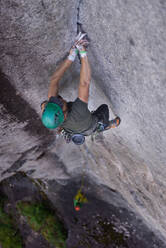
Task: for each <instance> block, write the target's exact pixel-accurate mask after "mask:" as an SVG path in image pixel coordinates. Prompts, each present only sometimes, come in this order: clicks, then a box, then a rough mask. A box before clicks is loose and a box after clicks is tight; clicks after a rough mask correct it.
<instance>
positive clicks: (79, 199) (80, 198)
mask: <svg viewBox="0 0 166 248" xmlns="http://www.w3.org/2000/svg"><path fill="white" fill-rule="evenodd" d="M87 202H88V200H87V198H86V197H85V196H84V195H83V193H81V190H78V192H77V194H76V196H75V197H74V209H75V210H76V211H79V210H80V209H81V208H82V206H83V204H84V203H87Z"/></svg>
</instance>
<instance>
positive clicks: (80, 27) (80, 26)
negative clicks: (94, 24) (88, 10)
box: [77, 0, 82, 34]
mask: <svg viewBox="0 0 166 248" xmlns="http://www.w3.org/2000/svg"><path fill="white" fill-rule="evenodd" d="M81 3H82V0H79V1H78V7H77V34H78V33H79V32H80V31H81V29H82V23H81V22H80V5H81Z"/></svg>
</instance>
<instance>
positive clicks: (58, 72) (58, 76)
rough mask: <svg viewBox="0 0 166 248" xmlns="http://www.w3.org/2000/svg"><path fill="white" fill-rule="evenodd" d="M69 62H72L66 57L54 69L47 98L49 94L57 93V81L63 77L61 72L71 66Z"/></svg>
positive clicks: (54, 94)
mask: <svg viewBox="0 0 166 248" xmlns="http://www.w3.org/2000/svg"><path fill="white" fill-rule="evenodd" d="M71 64H72V61H70V60H68V59H66V60H65V61H63V62H62V63H61V64H60V65H59V67H58V68H57V69H56V71H55V72H54V74H53V75H52V77H51V82H50V86H49V90H48V99H49V98H50V97H51V96H57V95H58V90H59V81H60V79H61V78H62V77H63V74H64V73H65V71H66V70H67V69H68V68H69V67H70V66H71Z"/></svg>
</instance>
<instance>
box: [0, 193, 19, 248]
mask: <svg viewBox="0 0 166 248" xmlns="http://www.w3.org/2000/svg"><path fill="white" fill-rule="evenodd" d="M3 208H4V198H3V197H1V198H0V244H1V245H2V247H3V248H22V240H21V236H20V235H19V233H18V232H17V230H16V228H15V225H14V220H13V219H12V217H11V216H9V215H8V214H6V213H5V212H4V210H3Z"/></svg>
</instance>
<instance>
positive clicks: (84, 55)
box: [79, 50, 87, 58]
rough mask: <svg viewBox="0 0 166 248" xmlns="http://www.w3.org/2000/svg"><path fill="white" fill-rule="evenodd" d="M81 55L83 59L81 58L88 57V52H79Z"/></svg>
mask: <svg viewBox="0 0 166 248" xmlns="http://www.w3.org/2000/svg"><path fill="white" fill-rule="evenodd" d="M79 54H80V57H81V58H85V57H87V51H85V50H81V51H79Z"/></svg>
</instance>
